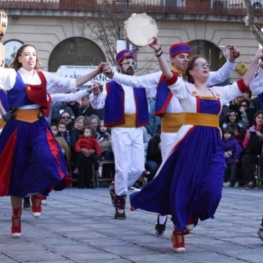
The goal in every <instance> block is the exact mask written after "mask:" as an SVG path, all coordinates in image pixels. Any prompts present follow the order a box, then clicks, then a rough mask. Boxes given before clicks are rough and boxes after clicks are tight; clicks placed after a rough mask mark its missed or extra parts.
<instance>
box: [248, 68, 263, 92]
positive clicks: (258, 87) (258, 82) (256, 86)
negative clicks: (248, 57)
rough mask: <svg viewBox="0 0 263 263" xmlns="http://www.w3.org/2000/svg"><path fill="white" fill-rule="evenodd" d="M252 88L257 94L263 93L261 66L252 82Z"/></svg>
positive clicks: (262, 71) (262, 70)
mask: <svg viewBox="0 0 263 263" xmlns="http://www.w3.org/2000/svg"><path fill="white" fill-rule="evenodd" d="M250 89H251V91H252V92H253V93H255V94H256V95H259V94H261V93H263V69H262V68H261V67H259V70H258V72H256V74H255V77H254V78H253V80H252V82H251V84H250Z"/></svg>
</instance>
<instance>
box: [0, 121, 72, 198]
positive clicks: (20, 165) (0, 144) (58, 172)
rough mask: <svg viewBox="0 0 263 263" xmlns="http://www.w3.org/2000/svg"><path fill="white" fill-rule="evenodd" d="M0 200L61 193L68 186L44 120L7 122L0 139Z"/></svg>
mask: <svg viewBox="0 0 263 263" xmlns="http://www.w3.org/2000/svg"><path fill="white" fill-rule="evenodd" d="M0 164H1V170H0V196H6V195H12V196H18V197H24V196H26V195H27V194H30V193H39V192H40V193H46V192H48V191H50V190H52V189H54V190H62V189H64V188H65V187H66V186H67V185H68V184H70V182H71V178H70V177H69V174H68V172H67V165H66V162H65V160H64V158H63V155H62V152H61V148H60V146H59V144H58V143H57V141H56V140H55V138H54V136H53V134H52V132H51V130H50V128H49V126H48V123H47V121H46V119H44V118H42V119H40V120H38V121H36V122H34V123H27V122H22V121H18V120H15V119H11V120H9V121H8V122H7V124H6V125H5V127H4V129H3V131H2V133H1V136H0Z"/></svg>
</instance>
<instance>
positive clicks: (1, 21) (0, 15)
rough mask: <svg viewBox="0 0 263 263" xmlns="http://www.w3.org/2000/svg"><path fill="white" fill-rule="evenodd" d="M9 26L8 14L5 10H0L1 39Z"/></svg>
mask: <svg viewBox="0 0 263 263" xmlns="http://www.w3.org/2000/svg"><path fill="white" fill-rule="evenodd" d="M6 28H7V15H6V13H4V12H3V11H0V40H1V39H2V37H3V36H4V34H5V31H6Z"/></svg>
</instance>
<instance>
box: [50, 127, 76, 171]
mask: <svg viewBox="0 0 263 263" xmlns="http://www.w3.org/2000/svg"><path fill="white" fill-rule="evenodd" d="M62 125H63V126H65V124H64V123H60V124H58V125H56V124H54V123H51V125H50V129H51V131H52V133H53V135H54V137H55V139H56V141H57V142H58V144H59V145H60V147H61V149H62V153H63V155H64V157H65V159H66V161H67V165H68V170H69V171H71V153H70V149H69V146H68V144H67V142H66V140H65V138H64V137H63V136H61V135H60V132H59V131H58V129H59V126H62ZM65 127H66V126H65Z"/></svg>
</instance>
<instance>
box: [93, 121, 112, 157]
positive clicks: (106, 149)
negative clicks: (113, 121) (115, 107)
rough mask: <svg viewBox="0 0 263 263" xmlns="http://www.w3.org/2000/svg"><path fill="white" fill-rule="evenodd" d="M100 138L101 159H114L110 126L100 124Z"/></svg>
mask: <svg viewBox="0 0 263 263" xmlns="http://www.w3.org/2000/svg"><path fill="white" fill-rule="evenodd" d="M99 129H100V130H99V138H98V139H97V141H98V143H99V146H100V148H101V151H102V155H101V157H100V160H107V161H109V160H113V159H114V156H113V152H112V148H111V133H110V128H109V127H104V126H100V128H99Z"/></svg>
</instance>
